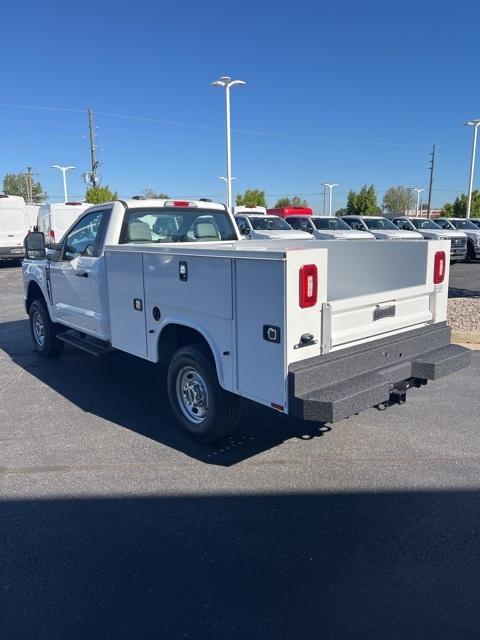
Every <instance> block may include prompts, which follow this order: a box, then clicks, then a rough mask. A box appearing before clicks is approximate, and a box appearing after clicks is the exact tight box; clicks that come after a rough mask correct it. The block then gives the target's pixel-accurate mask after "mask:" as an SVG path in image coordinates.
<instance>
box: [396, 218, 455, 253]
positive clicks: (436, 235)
mask: <svg viewBox="0 0 480 640" xmlns="http://www.w3.org/2000/svg"><path fill="white" fill-rule="evenodd" d="M391 220H392V222H393V223H394V224H395V225H397V227H398V228H399V229H403V230H404V231H418V233H421V234H422V236H423V237H424V238H425V240H450V261H451V262H459V261H460V260H464V259H465V256H466V255H467V236H466V234H465V233H464V232H463V231H457V230H456V229H455V230H454V229H442V227H440V226H439V225H438V224H436V223H435V222H433V220H428V219H427V218H409V217H407V216H395V217H394V218H391Z"/></svg>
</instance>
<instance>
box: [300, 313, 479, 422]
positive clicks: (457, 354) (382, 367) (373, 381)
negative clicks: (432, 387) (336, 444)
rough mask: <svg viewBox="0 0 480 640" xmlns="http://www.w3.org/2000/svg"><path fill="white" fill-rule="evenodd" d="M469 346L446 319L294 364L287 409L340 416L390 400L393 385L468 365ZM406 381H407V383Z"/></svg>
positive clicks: (324, 417)
mask: <svg viewBox="0 0 480 640" xmlns="http://www.w3.org/2000/svg"><path fill="white" fill-rule="evenodd" d="M470 360H471V354H470V350H469V349H466V348H465V347H461V346H459V345H455V344H450V327H448V326H447V324H446V323H438V324H435V325H433V326H428V327H423V328H421V329H416V330H413V331H409V332H407V333H403V334H399V335H397V336H393V337H392V336H389V337H388V338H382V339H379V340H375V341H373V342H370V343H368V344H363V345H359V346H357V347H352V348H350V349H345V350H344V351H337V352H333V353H329V354H327V355H324V356H317V357H315V358H310V359H308V360H304V361H303V362H296V363H293V364H292V365H290V367H289V372H288V383H289V403H290V411H289V413H290V414H292V415H294V416H296V417H298V418H301V419H304V420H315V421H319V422H336V421H338V420H342V419H344V418H347V417H348V416H351V415H354V414H355V413H359V412H360V411H363V410H364V409H368V408H369V407H372V406H375V405H380V404H383V403H388V402H389V400H390V398H391V395H392V391H395V390H398V389H402V390H403V391H402V393H403V395H404V392H405V389H406V388H407V387H408V386H409V385H410V384H414V385H417V386H418V385H420V384H424V383H425V382H426V381H427V380H436V379H437V378H441V377H443V376H445V375H447V374H449V373H453V372H454V371H458V370H459V369H462V368H463V367H468V366H469V364H470ZM405 383H407V384H405Z"/></svg>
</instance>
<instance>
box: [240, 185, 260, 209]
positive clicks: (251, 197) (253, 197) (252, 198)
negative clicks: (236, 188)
mask: <svg viewBox="0 0 480 640" xmlns="http://www.w3.org/2000/svg"><path fill="white" fill-rule="evenodd" d="M235 200H236V203H237V206H239V207H240V206H243V207H266V206H267V201H266V198H265V191H261V190H260V189H245V192H244V193H239V194H238V195H237V197H236V199H235Z"/></svg>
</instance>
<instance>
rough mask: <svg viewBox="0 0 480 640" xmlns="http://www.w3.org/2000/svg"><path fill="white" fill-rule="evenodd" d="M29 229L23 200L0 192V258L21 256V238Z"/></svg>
mask: <svg viewBox="0 0 480 640" xmlns="http://www.w3.org/2000/svg"><path fill="white" fill-rule="evenodd" d="M29 231H30V221H29V219H28V214H27V210H26V205H25V200H24V199H23V198H22V197H21V196H9V195H6V194H4V193H0V260H18V259H19V258H23V256H24V255H25V252H24V248H23V239H24V238H25V236H26V235H27V233H28V232H29Z"/></svg>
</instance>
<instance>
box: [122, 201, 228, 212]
mask: <svg viewBox="0 0 480 640" xmlns="http://www.w3.org/2000/svg"><path fill="white" fill-rule="evenodd" d="M121 202H123V204H125V205H126V206H127V207H128V208H129V209H130V208H131V209H151V208H152V207H155V208H157V209H158V208H160V207H165V206H167V207H168V206H169V203H171V206H172V208H179V209H181V208H184V207H182V206H180V205H179V204H176V205H175V204H174V203H179V202H182V203H183V202H188V206H190V207H192V208H193V207H198V208H199V209H216V210H218V211H226V207H225V205H224V204H221V203H220V202H206V201H205V200H191V199H188V198H162V199H161V198H148V199H145V200H144V199H136V198H129V199H128V200H121ZM185 208H188V207H185Z"/></svg>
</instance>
